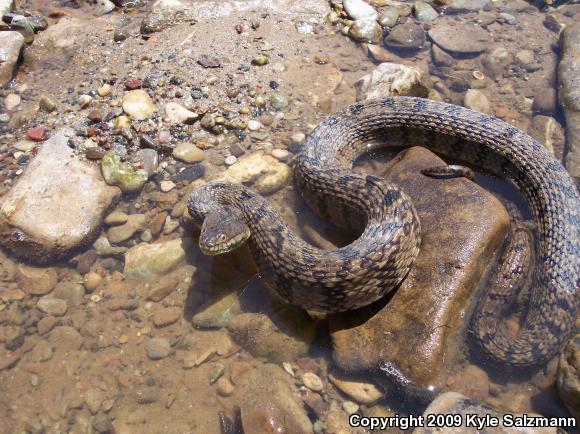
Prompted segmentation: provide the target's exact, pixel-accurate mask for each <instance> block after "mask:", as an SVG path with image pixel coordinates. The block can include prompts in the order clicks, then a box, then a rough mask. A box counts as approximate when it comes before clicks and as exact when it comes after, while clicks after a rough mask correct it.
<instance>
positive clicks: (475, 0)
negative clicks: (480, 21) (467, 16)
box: [445, 0, 491, 14]
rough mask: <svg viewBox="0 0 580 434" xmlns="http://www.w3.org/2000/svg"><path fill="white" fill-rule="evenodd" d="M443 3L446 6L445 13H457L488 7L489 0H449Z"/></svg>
mask: <svg viewBox="0 0 580 434" xmlns="http://www.w3.org/2000/svg"><path fill="white" fill-rule="evenodd" d="M445 5H446V6H447V7H446V9H445V13H447V14H458V13H464V12H474V11H478V10H480V9H484V8H488V7H489V6H490V5H491V0H449V1H446V2H445Z"/></svg>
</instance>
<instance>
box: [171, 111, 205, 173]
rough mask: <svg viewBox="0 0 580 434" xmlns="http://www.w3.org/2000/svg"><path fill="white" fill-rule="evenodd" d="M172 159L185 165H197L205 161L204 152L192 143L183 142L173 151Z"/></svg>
mask: <svg viewBox="0 0 580 434" xmlns="http://www.w3.org/2000/svg"><path fill="white" fill-rule="evenodd" d="M204 117H205V116H204ZM173 157H175V158H176V159H178V160H181V161H185V162H186V163H197V162H199V161H202V160H204V159H205V152H204V151H202V150H201V149H199V148H198V147H197V146H195V145H194V144H192V143H186V142H184V143H180V144H178V145H177V146H176V147H175V148H174V149H173Z"/></svg>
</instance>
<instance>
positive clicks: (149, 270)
mask: <svg viewBox="0 0 580 434" xmlns="http://www.w3.org/2000/svg"><path fill="white" fill-rule="evenodd" d="M185 258H186V253H185V249H184V241H183V240H182V239H180V238H177V239H173V240H170V241H164V242H157V243H154V244H138V245H136V246H135V247H131V248H130V249H129V250H128V251H127V252H126V253H125V268H124V269H123V274H124V275H125V276H126V277H128V278H141V279H152V278H154V277H159V276H162V275H164V274H167V273H168V272H170V271H172V270H174V269H175V268H177V267H178V266H180V265H182V264H183V262H184V261H185Z"/></svg>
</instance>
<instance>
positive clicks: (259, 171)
mask: <svg viewBox="0 0 580 434" xmlns="http://www.w3.org/2000/svg"><path fill="white" fill-rule="evenodd" d="M290 176H291V170H290V167H289V166H288V165H286V164H284V163H282V162H280V161H278V160H277V159H276V158H273V157H271V156H270V155H263V154H261V153H254V154H251V155H248V156H244V157H242V158H240V159H239V160H237V162H236V164H234V165H233V166H230V167H228V169H227V170H226V171H225V173H224V174H223V175H222V177H220V180H223V181H229V182H237V183H243V184H246V185H250V186H251V188H252V189H254V190H256V191H257V192H258V193H260V194H270V193H274V192H275V191H278V190H280V189H281V188H282V187H284V186H285V185H286V184H287V183H288V181H289V180H290Z"/></svg>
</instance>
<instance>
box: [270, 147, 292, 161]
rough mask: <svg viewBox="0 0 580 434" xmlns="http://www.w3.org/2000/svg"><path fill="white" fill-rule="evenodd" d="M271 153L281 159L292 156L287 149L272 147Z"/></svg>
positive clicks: (284, 159)
mask: <svg viewBox="0 0 580 434" xmlns="http://www.w3.org/2000/svg"><path fill="white" fill-rule="evenodd" d="M271 155H272V157H274V158H276V159H278V160H280V161H286V160H288V157H289V156H290V152H288V151H287V150H286V149H272V153H271Z"/></svg>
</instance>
